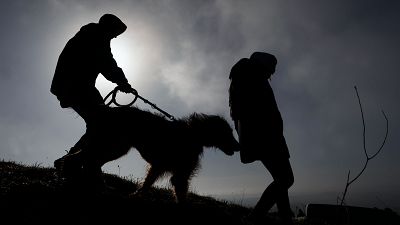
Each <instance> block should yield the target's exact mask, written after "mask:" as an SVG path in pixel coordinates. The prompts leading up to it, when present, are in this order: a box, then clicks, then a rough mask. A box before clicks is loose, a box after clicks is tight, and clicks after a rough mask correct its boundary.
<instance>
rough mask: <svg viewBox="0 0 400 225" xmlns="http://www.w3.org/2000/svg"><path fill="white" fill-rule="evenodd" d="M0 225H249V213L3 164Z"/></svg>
mask: <svg viewBox="0 0 400 225" xmlns="http://www.w3.org/2000/svg"><path fill="white" fill-rule="evenodd" d="M0 178H1V181H0V224H74V225H75V224H110V225H112V224H202V225H206V224H207V225H208V224H238V225H241V224H249V223H246V222H244V221H243V217H244V216H245V215H247V214H248V213H249V211H250V209H248V208H246V207H242V206H238V205H234V204H229V203H226V202H221V201H217V200H215V199H213V198H210V197H203V196H198V195H195V194H190V196H189V200H190V203H189V204H187V205H184V206H183V205H178V204H176V203H175V202H174V201H173V195H172V193H171V192H170V191H169V190H166V189H154V190H153V191H152V192H151V193H149V194H146V195H145V196H140V197H138V196H135V197H129V193H131V192H132V191H134V190H136V188H137V186H138V184H137V183H135V182H132V181H128V180H125V179H122V178H120V177H117V176H115V175H109V174H105V180H106V183H107V184H108V185H109V186H112V187H113V188H114V189H113V190H112V191H111V190H108V191H104V192H102V193H99V192H93V191H88V190H84V188H83V187H79V185H74V186H70V185H68V184H67V183H66V182H65V181H64V180H62V179H60V178H58V177H57V175H56V174H55V170H54V168H43V167H40V166H35V165H34V166H24V165H20V164H17V163H14V162H4V161H0Z"/></svg>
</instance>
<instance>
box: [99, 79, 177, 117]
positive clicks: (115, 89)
mask: <svg viewBox="0 0 400 225" xmlns="http://www.w3.org/2000/svg"><path fill="white" fill-rule="evenodd" d="M118 91H120V90H119V87H118V86H117V87H115V88H114V90H112V91H110V93H108V94H107V95H106V97H105V98H104V99H103V101H104V103H105V104H106V106H109V105H111V103H114V105H116V106H118V107H130V106H132V105H133V104H134V103H135V102H136V100H137V99H138V98H139V99H141V100H142V101H143V102H144V103H146V104H149V105H150V106H151V107H152V108H153V109H156V110H158V111H159V112H161V113H162V114H163V115H164V116H166V117H167V118H168V119H170V120H176V119H175V117H174V116H173V115H171V114H169V113H167V112H166V111H164V110H162V109H160V108H159V107H158V106H157V105H156V104H154V103H152V102H150V101H149V100H147V99H145V98H143V97H142V96H140V95H139V93H138V92H137V91H133V90H132V91H131V92H130V94H133V95H134V96H135V97H134V98H133V100H132V101H131V102H130V103H128V104H125V105H123V104H119V103H118V102H117V100H116V97H117V93H118ZM110 96H111V100H110V101H109V102H108V103H106V101H107V99H108V98H109V97H110Z"/></svg>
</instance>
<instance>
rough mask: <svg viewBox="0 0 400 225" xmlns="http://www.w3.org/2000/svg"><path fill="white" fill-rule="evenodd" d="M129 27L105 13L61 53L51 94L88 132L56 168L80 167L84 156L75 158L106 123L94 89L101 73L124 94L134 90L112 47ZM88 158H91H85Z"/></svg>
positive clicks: (81, 30) (85, 27)
mask: <svg viewBox="0 0 400 225" xmlns="http://www.w3.org/2000/svg"><path fill="white" fill-rule="evenodd" d="M126 28H127V27H126V25H125V24H124V23H123V22H122V21H121V20H120V19H119V18H118V17H116V16H115V15H112V14H105V15H103V16H102V17H101V18H100V20H99V22H98V23H89V24H87V25H84V26H83V27H81V29H80V30H79V32H78V33H76V34H75V36H74V37H73V38H71V39H70V40H69V41H68V42H67V44H66V45H65V47H64V49H63V51H62V52H61V54H60V56H59V58H58V62H57V66H56V70H55V73H54V77H53V81H52V84H51V93H53V94H54V95H55V96H57V99H58V100H59V101H60V105H61V107H62V108H72V109H73V110H75V111H76V112H77V113H78V114H79V115H80V116H81V117H82V118H83V119H84V120H85V122H86V128H87V132H86V133H85V135H83V136H82V137H81V139H80V140H79V141H78V142H77V143H76V144H75V146H73V147H72V148H71V150H70V151H69V153H68V154H67V155H66V156H64V157H62V158H60V159H58V160H56V161H55V163H54V164H55V167H56V168H57V169H58V170H59V171H60V170H61V171H63V172H65V171H64V170H66V169H70V170H73V169H78V167H81V166H82V165H81V163H82V162H81V160H82V157H75V156H77V154H78V153H79V154H80V156H82V151H83V150H84V149H85V148H88V147H89V145H90V139H91V137H90V130H92V129H96V126H98V125H99V124H100V121H102V120H104V115H103V113H104V110H105V108H106V107H107V106H105V105H104V102H103V98H102V96H101V95H100V93H99V91H98V90H97V89H96V87H95V83H96V79H97V76H98V75H99V73H101V74H102V75H103V76H104V77H105V78H106V79H108V80H109V81H111V82H114V83H116V84H117V85H118V86H119V88H120V90H121V91H123V92H132V91H135V90H134V89H132V87H131V85H130V84H129V83H128V81H127V79H126V77H125V74H124V72H123V71H122V69H121V68H120V67H118V65H117V63H116V61H115V60H114V58H113V55H112V53H111V48H110V42H111V39H113V38H115V37H117V36H118V35H120V34H122V33H123V32H124V31H125V30H126ZM86 157H89V156H86Z"/></svg>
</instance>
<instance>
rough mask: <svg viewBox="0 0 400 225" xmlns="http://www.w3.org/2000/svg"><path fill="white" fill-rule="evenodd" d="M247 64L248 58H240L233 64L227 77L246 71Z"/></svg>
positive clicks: (248, 63) (248, 62)
mask: <svg viewBox="0 0 400 225" xmlns="http://www.w3.org/2000/svg"><path fill="white" fill-rule="evenodd" d="M249 65H250V59H248V58H241V59H240V60H239V61H238V62H237V63H235V65H233V67H232V69H231V73H230V76H229V78H233V77H236V76H237V75H236V74H240V73H243V72H246V71H247V70H248V68H249Z"/></svg>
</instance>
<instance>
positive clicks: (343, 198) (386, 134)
mask: <svg viewBox="0 0 400 225" xmlns="http://www.w3.org/2000/svg"><path fill="white" fill-rule="evenodd" d="M354 89H355V90H356V94H357V99H358V104H359V107H360V113H361V119H362V124H363V148H364V154H365V158H366V161H365V163H364V167H363V168H362V170H361V171H360V172H359V173H358V174H357V176H355V177H354V178H353V179H352V180H350V170H349V172H348V173H347V181H346V187H345V189H344V192H343V195H342V198H341V201H340V205H343V204H344V203H345V198H346V194H347V191H348V188H349V186H350V185H351V184H352V183H353V182H354V181H356V180H357V179H358V178H359V177H360V176H361V174H362V173H364V171H365V169H366V168H367V165H368V162H369V161H370V160H371V159H373V158H375V157H376V156H377V155H378V154H379V153H380V152H381V150H382V149H383V146H384V145H385V143H386V139H387V137H388V133H389V120H388V118H387V116H386V114H385V112H384V111H383V110H382V114H383V117H384V118H385V120H386V132H385V137H384V139H383V141H382V144H381V145H380V147H379V149H378V151H377V152H376V153H375V154H373V155H372V156H369V155H368V152H367V147H366V141H365V139H366V138H365V130H366V125H365V119H364V112H363V109H362V105H361V100H360V96H359V94H358V90H357V86H354Z"/></svg>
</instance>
